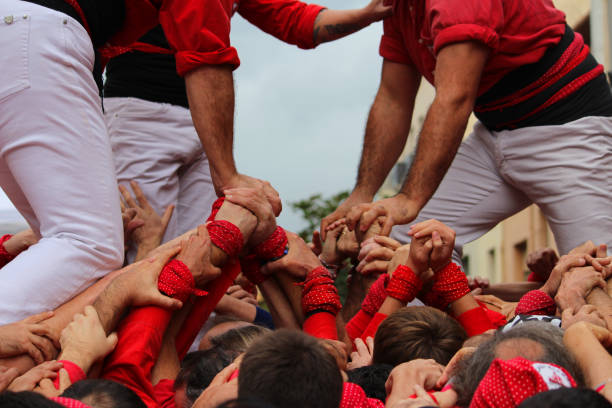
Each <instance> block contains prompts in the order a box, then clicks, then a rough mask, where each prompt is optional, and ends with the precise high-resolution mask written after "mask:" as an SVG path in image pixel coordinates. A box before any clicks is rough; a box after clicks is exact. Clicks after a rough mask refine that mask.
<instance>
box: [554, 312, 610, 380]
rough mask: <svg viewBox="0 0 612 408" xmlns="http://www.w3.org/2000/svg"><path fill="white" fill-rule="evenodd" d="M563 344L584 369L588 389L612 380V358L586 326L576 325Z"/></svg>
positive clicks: (564, 337) (568, 331) (566, 333)
mask: <svg viewBox="0 0 612 408" xmlns="http://www.w3.org/2000/svg"><path fill="white" fill-rule="evenodd" d="M563 342H564V343H565V346H566V347H567V348H568V349H569V350H570V352H571V353H572V354H573V355H574V357H575V358H576V361H577V362H578V365H579V366H580V368H581V369H582V372H583V373H584V376H585V381H586V385H587V387H590V388H594V387H597V386H598V385H599V384H601V383H603V382H605V381H607V380H609V379H610V378H612V356H610V354H609V353H608V352H607V351H606V349H605V348H603V346H602V345H601V344H600V343H599V341H598V340H597V338H596V337H595V336H594V335H593V333H592V332H591V331H590V330H589V329H588V328H586V326H583V325H582V324H576V325H574V326H572V327H570V328H569V329H568V330H566V332H565V335H564V336H563Z"/></svg>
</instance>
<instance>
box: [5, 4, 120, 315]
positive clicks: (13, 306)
mask: <svg viewBox="0 0 612 408" xmlns="http://www.w3.org/2000/svg"><path fill="white" fill-rule="evenodd" d="M0 50H2V52H1V53H0V73H1V77H0V78H1V79H2V81H1V83H0V184H1V185H2V188H3V190H4V191H5V192H6V194H7V196H8V197H9V198H10V199H11V201H12V202H13V204H14V205H15V207H17V209H18V210H19V212H20V213H21V214H22V215H23V216H24V218H25V219H26V220H27V221H28V223H29V224H30V226H31V227H32V228H33V230H34V231H35V232H37V233H38V234H39V235H40V236H42V238H41V240H40V241H39V243H38V244H36V245H34V246H32V247H31V248H30V249H28V250H27V251H25V252H23V253H22V254H20V255H19V256H18V257H17V258H15V259H14V260H13V261H12V262H10V263H9V264H8V265H6V266H5V267H4V268H3V269H2V270H1V271H0V293H1V294H2V296H1V297H0V324H4V323H8V322H12V321H15V320H19V319H22V318H24V317H26V316H28V315H31V314H33V313H38V312H41V311H45V310H50V309H53V308H55V307H57V306H59V305H60V304H62V303H63V302H65V301H66V300H68V299H70V298H71V297H72V296H74V295H76V294H77V293H79V292H80V291H82V290H83V289H85V288H86V287H87V286H88V285H90V284H91V283H92V282H93V281H94V280H96V279H98V278H100V277H102V276H104V275H106V274H107V273H108V272H110V271H111V270H113V269H117V268H119V267H120V266H121V264H122V260H123V229H122V223H121V211H120V208H119V196H118V192H117V184H116V181H115V178H114V172H113V162H112V157H111V154H112V153H111V149H110V144H109V141H108V136H107V133H106V128H105V126H104V121H103V119H102V108H101V103H100V98H99V96H98V89H97V87H96V84H95V82H94V79H93V76H92V73H91V70H92V66H93V62H94V52H93V47H92V44H91V40H90V39H89V36H88V35H87V32H86V31H85V30H84V29H83V27H82V26H81V25H80V24H79V23H78V22H77V21H75V20H74V19H72V18H70V17H68V16H66V15H64V14H62V13H59V12H56V11H54V10H51V9H48V8H45V7H42V6H38V5H35V4H32V3H28V2H22V1H18V0H2V1H1V2H0Z"/></svg>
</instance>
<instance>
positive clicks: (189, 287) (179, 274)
mask: <svg viewBox="0 0 612 408" xmlns="http://www.w3.org/2000/svg"><path fill="white" fill-rule="evenodd" d="M157 289H159V291H160V292H162V293H164V294H165V295H166V296H170V297H173V298H175V299H178V300H180V301H181V302H184V301H186V300H187V298H189V295H196V296H204V295H207V294H208V292H206V291H203V290H199V289H196V288H195V281H194V280H193V276H192V275H191V272H190V271H189V268H188V267H187V265H185V264H184V263H183V262H181V261H179V260H177V259H173V260H171V261H170V262H168V263H167V264H166V266H164V269H163V270H162V272H161V273H160V275H159V278H158V280H157Z"/></svg>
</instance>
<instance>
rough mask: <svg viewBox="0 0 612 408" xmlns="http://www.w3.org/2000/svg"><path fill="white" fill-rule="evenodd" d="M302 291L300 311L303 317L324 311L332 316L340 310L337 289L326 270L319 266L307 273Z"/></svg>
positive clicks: (340, 305)
mask: <svg viewBox="0 0 612 408" xmlns="http://www.w3.org/2000/svg"><path fill="white" fill-rule="evenodd" d="M302 285H303V290H302V310H303V311H304V314H305V315H308V314H309V313H312V312H315V311H317V310H325V311H327V312H329V313H331V314H333V315H336V314H338V312H339V311H340V309H342V304H341V303H340V296H339V295H338V289H336V286H334V280H333V279H332V277H331V274H330V273H329V271H328V270H327V269H325V268H324V267H322V266H319V267H317V268H315V269H313V270H312V271H310V272H309V273H308V275H307V276H306V280H305V281H304V283H302Z"/></svg>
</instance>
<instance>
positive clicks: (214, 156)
mask: <svg viewBox="0 0 612 408" xmlns="http://www.w3.org/2000/svg"><path fill="white" fill-rule="evenodd" d="M185 86H186V88H187V98H188V100H189V109H190V110H191V116H192V118H193V124H194V126H195V128H196V131H197V133H198V136H199V138H200V141H201V142H202V146H203V147H204V151H205V152H206V156H207V157H208V160H209V163H210V168H211V172H212V176H213V182H215V185H216V186H217V187H223V186H224V185H225V184H227V183H228V182H229V180H230V179H231V178H232V177H233V176H234V175H236V165H235V162H234V155H233V143H234V82H233V76H232V70H231V68H230V67H229V66H224V65H222V66H217V65H205V66H202V67H200V68H198V69H195V70H193V71H191V72H189V73H188V74H187V75H186V76H185Z"/></svg>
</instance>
